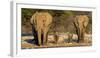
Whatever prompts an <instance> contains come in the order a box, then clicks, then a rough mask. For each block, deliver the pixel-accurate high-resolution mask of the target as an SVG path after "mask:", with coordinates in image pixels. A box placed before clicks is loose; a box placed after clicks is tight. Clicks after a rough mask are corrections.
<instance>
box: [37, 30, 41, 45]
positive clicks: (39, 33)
mask: <svg viewBox="0 0 100 58" xmlns="http://www.w3.org/2000/svg"><path fill="white" fill-rule="evenodd" d="M38 43H39V45H41V30H38Z"/></svg>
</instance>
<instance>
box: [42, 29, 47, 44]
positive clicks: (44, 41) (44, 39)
mask: <svg viewBox="0 0 100 58" xmlns="http://www.w3.org/2000/svg"><path fill="white" fill-rule="evenodd" d="M46 41H47V29H45V30H44V33H43V45H44V44H46V43H47V42H46Z"/></svg>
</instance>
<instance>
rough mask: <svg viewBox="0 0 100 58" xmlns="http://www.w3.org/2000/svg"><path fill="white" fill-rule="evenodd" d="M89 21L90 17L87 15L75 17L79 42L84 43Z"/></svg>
mask: <svg viewBox="0 0 100 58" xmlns="http://www.w3.org/2000/svg"><path fill="white" fill-rule="evenodd" d="M88 23H89V17H88V16H87V15H77V16H75V19H74V25H75V27H76V33H77V36H78V40H77V42H78V43H84V36H85V32H86V27H87V25H88Z"/></svg>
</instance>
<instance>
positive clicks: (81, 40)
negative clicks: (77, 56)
mask: <svg viewBox="0 0 100 58" xmlns="http://www.w3.org/2000/svg"><path fill="white" fill-rule="evenodd" d="M83 42H84V29H82V30H81V32H80V43H83Z"/></svg>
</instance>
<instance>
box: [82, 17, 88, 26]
mask: <svg viewBox="0 0 100 58" xmlns="http://www.w3.org/2000/svg"><path fill="white" fill-rule="evenodd" d="M84 19H85V21H84V23H83V27H84V28H86V26H87V25H88V23H89V18H88V17H87V16H85V18H84Z"/></svg>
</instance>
